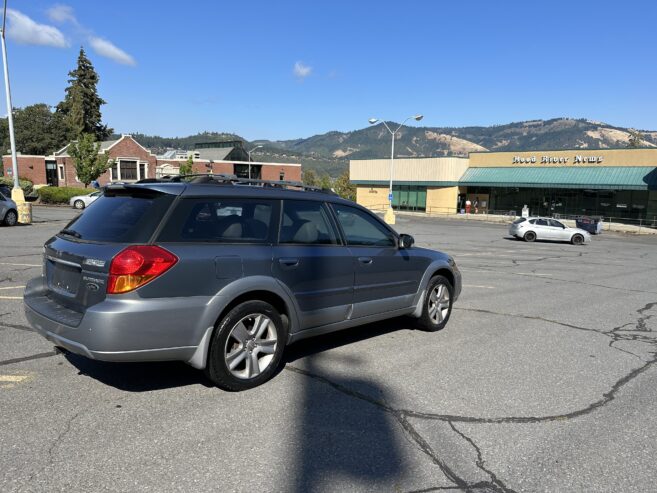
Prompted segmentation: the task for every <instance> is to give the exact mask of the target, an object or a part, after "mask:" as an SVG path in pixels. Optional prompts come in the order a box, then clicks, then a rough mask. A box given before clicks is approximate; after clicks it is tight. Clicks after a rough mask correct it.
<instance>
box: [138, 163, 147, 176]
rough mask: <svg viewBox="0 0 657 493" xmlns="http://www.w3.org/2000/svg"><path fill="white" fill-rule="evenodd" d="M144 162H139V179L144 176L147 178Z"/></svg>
mask: <svg viewBox="0 0 657 493" xmlns="http://www.w3.org/2000/svg"><path fill="white" fill-rule="evenodd" d="M146 169H147V167H146V163H139V179H140V180H143V179H144V178H148V173H146Z"/></svg>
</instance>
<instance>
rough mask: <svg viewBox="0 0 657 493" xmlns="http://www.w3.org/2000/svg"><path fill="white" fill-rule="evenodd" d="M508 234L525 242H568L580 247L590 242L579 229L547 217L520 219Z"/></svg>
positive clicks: (587, 234)
mask: <svg viewBox="0 0 657 493" xmlns="http://www.w3.org/2000/svg"><path fill="white" fill-rule="evenodd" d="M509 234H510V235H511V236H515V237H516V238H518V239H522V240H525V241H534V240H550V241H569V242H571V243H572V244H573V245H581V244H583V243H588V242H590V241H591V235H590V234H589V233H588V232H587V231H584V230H583V229H579V228H569V227H567V226H565V225H564V224H563V223H560V222H559V221H557V220H556V219H550V218H548V217H529V218H525V217H521V218H518V219H516V220H515V221H513V222H512V223H511V226H510V227H509Z"/></svg>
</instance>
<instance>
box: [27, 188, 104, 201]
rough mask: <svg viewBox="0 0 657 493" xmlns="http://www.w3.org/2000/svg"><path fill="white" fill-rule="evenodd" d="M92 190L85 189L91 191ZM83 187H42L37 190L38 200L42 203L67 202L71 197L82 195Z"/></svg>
mask: <svg viewBox="0 0 657 493" xmlns="http://www.w3.org/2000/svg"><path fill="white" fill-rule="evenodd" d="M91 192H93V190H87V192H86V193H91ZM84 193H85V189H84V188H77V187H43V188H39V189H38V190H37V194H38V195H39V200H40V201H41V203H43V204H68V201H69V200H70V199H71V197H75V196H76V195H84Z"/></svg>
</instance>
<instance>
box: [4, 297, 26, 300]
mask: <svg viewBox="0 0 657 493" xmlns="http://www.w3.org/2000/svg"><path fill="white" fill-rule="evenodd" d="M22 299H23V297H22V296H0V300H22Z"/></svg>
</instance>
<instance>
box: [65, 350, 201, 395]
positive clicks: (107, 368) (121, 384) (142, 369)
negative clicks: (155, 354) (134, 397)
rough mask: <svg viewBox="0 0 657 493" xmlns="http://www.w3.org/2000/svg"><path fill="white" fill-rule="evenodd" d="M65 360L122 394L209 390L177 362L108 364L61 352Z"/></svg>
mask: <svg viewBox="0 0 657 493" xmlns="http://www.w3.org/2000/svg"><path fill="white" fill-rule="evenodd" d="M64 356H65V357H66V359H67V360H68V361H69V363H71V364H72V365H73V366H75V367H76V368H77V369H78V371H79V373H78V374H79V375H86V376H88V377H91V378H93V379H96V380H98V381H99V382H101V383H104V384H105V385H110V386H112V387H115V388H117V389H119V390H125V391H126V392H149V391H153V390H163V389H169V388H174V387H184V386H187V385H199V384H200V385H204V386H206V387H213V385H212V382H210V381H209V380H207V379H206V378H205V375H204V374H203V372H202V371H199V370H197V369H195V368H192V367H191V366H189V365H187V364H185V363H182V362H178V361H164V362H152V363H108V362H105V361H94V360H91V359H88V358H85V357H84V356H78V355H77V354H73V353H69V352H65V353H64Z"/></svg>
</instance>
